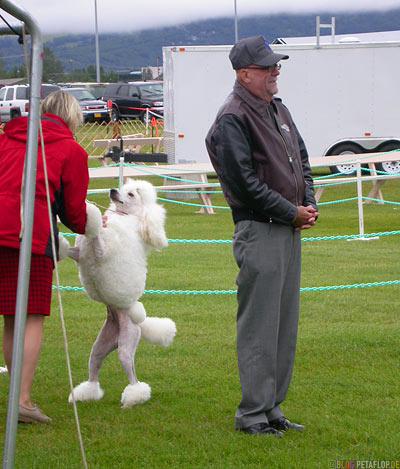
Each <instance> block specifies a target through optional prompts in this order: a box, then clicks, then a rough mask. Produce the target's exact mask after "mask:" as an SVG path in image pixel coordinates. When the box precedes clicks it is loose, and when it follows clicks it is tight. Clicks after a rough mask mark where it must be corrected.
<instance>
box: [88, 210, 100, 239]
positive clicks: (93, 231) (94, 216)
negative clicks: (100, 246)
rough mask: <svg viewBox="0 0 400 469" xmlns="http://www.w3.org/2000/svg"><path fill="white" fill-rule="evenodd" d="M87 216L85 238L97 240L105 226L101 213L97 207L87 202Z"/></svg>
mask: <svg viewBox="0 0 400 469" xmlns="http://www.w3.org/2000/svg"><path fill="white" fill-rule="evenodd" d="M86 215H87V217H86V226H85V236H87V237H88V238H95V237H96V236H97V235H98V234H99V232H100V229H101V227H102V226H103V220H102V216H101V212H100V210H99V209H98V208H97V207H96V206H95V205H93V204H89V203H87V202H86Z"/></svg>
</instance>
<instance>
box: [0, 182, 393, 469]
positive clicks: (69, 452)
mask: <svg viewBox="0 0 400 469" xmlns="http://www.w3.org/2000/svg"><path fill="white" fill-rule="evenodd" d="M100 184H103V185H104V186H105V187H112V186H113V185H114V186H115V184H116V183H115V181H101V182H98V181H96V182H95V183H91V187H99V185H100ZM368 187H369V186H368V185H365V188H364V192H365V194H366V193H367V190H368ZM354 195H355V186H354V185H346V186H338V187H331V188H327V189H326V190H325V192H324V195H323V198H322V200H321V202H325V201H330V200H337V199H343V198H346V197H352V196H354ZM383 196H384V198H385V199H386V200H388V201H394V202H397V204H399V203H400V181H399V180H392V181H388V182H387V183H386V184H385V185H384V186H383ZM90 198H91V200H95V201H97V202H98V203H100V204H102V205H107V197H106V196H105V195H96V196H91V197H90ZM195 202H196V201H195ZM213 203H214V204H215V205H225V203H224V201H223V198H222V196H221V195H214V196H213ZM164 206H165V207H166V208H167V214H168V219H167V234H168V237H169V238H170V239H217V240H218V239H231V235H232V222H231V218H230V213H229V211H228V210H222V209H218V210H216V214H215V215H199V214H196V213H194V212H195V207H191V206H184V205H179V204H167V203H165V204H164ZM364 216H365V232H366V233H373V232H386V231H393V230H400V205H396V204H385V205H377V204H372V205H364ZM61 230H63V229H62V228H61ZM357 232H358V219H357V204H356V202H355V201H354V202H346V203H342V204H331V205H321V206H320V219H319V221H318V224H317V226H316V227H314V228H313V229H312V230H309V231H305V232H303V238H307V237H310V236H313V237H315V236H325V235H329V236H336V235H345V234H357ZM302 247H303V274H302V287H303V288H305V287H323V286H337V285H354V284H361V283H373V282H388V281H393V280H400V268H399V265H400V262H399V261H400V255H399V235H398V234H397V235H389V236H385V235H383V236H380V238H379V239H378V240H370V241H351V242H350V241H346V240H339V239H334V240H322V241H304V242H303V244H302ZM59 269H60V277H61V284H62V285H63V286H79V280H78V276H77V270H76V267H75V264H74V263H73V262H72V261H71V260H66V261H63V262H62V263H60V264H59ZM236 271H237V269H236V266H235V264H234V261H233V258H232V253H231V245H230V244H216V243H214V244H211V243H210V244H199V243H197V244H195V243H170V246H169V247H168V248H167V249H165V250H163V251H162V252H160V253H156V252H153V253H152V254H151V255H150V256H149V274H148V277H147V289H155V290H200V291H202V290H234V289H235V288H236V287H235V276H236ZM61 295H62V300H63V307H64V315H65V321H66V328H67V336H68V341H69V351H70V359H71V366H72V373H73V380H74V384H78V383H79V382H81V381H83V380H86V379H87V361H88V358H89V353H90V349H91V346H92V344H93V341H94V340H95V338H96V335H97V333H98V331H99V329H100V327H101V324H102V322H103V321H104V318H105V308H104V306H103V305H101V304H98V303H95V302H93V301H91V300H90V299H88V298H87V297H86V296H85V294H84V293H83V292H81V291H62V293H61ZM399 298H400V285H399V284H393V285H378V286H372V287H365V288H349V289H334V290H327V291H326V290H316V291H303V292H302V293H301V312H300V314H301V316H300V327H299V335H298V348H297V355H296V362H295V368H294V373H293V379H292V383H291V386H290V389H289V393H288V396H287V399H286V401H285V402H284V404H283V406H282V407H283V410H284V412H285V414H286V415H287V417H289V418H291V419H293V420H294V421H297V422H299V423H303V424H304V425H306V427H307V429H306V431H305V432H303V433H290V432H289V433H287V434H286V435H285V436H284V438H281V439H279V440H278V439H275V438H271V437H260V436H255V437H254V436H251V435H245V434H241V433H238V432H235V431H234V430H233V416H234V410H235V407H236V405H237V403H238V400H239V398H240V387H239V381H238V376H237V369H236V357H235V309H236V305H235V303H236V302H235V295H234V294H218V295H215V294H197V295H191V294H171V293H170V294H145V295H144V296H143V297H142V301H143V303H144V305H145V307H146V310H147V314H148V315H149V316H160V317H164V316H168V317H170V318H172V319H173V320H174V321H175V322H176V325H177V331H178V332H177V336H176V338H175V341H174V343H173V344H172V345H171V346H170V347H169V348H161V347H155V346H150V345H148V344H147V343H144V342H141V343H140V344H139V347H138V350H137V353H136V357H135V365H136V372H137V375H138V378H139V380H140V381H145V382H147V383H149V385H150V386H151V387H152V397H151V399H150V400H149V401H148V402H147V403H145V404H143V405H141V406H136V407H133V408H130V409H121V408H120V403H119V400H120V395H121V392H122V391H123V389H124V387H125V386H126V384H127V380H126V377H125V375H124V373H123V371H122V369H121V367H120V365H119V363H118V358H117V355H116V353H115V352H114V353H113V354H111V355H110V356H109V357H108V358H107V359H106V361H105V363H104V364H103V367H102V369H101V372H100V383H101V385H102V387H103V389H104V391H105V395H104V397H103V399H102V400H101V401H99V402H87V403H78V412H79V418H80V425H81V430H82V436H83V444H84V447H85V452H86V458H87V462H88V467H89V468H98V469H100V468H101V469H108V468H134V467H138V468H152V469H158V468H175V467H180V468H218V469H222V468H227V469H235V468H319V467H321V468H328V467H341V466H340V465H338V464H337V463H336V461H337V460H350V459H351V460H361V459H375V460H378V459H379V460H393V459H396V458H397V459H398V458H399V454H400V453H399V427H398V416H399V414H400V390H399V389H400V388H399V362H400V317H399V313H400V308H399V306H400V304H399V303H400V301H399ZM0 365H4V363H1V362H0ZM8 381H9V380H8V377H7V375H6V374H1V375H0V396H1V398H0V399H1V402H0V419H1V421H2V426H3V428H5V422H6V406H7V393H8ZM68 394H69V388H68V380H67V372H66V364H65V353H64V346H63V339H62V332H61V328H60V321H59V315H58V306H57V301H56V297H55V295H54V305H53V312H52V315H51V317H50V318H48V319H47V320H46V321H45V334H44V343H43V348H42V353H41V358H40V362H39V365H38V368H37V373H36V376H35V380H34V385H33V390H32V398H33V400H34V401H35V402H37V403H38V404H39V405H40V406H41V408H42V409H43V410H44V411H45V413H46V414H48V415H50V416H51V417H52V418H53V423H52V424H50V425H42V426H32V425H27V424H20V425H19V426H18V433H17V441H16V448H17V449H16V457H15V467H16V468H21V469H26V468H79V467H83V466H82V463H81V457H80V451H79V446H78V439H77V435H76V430H75V423H74V417H73V411H72V406H71V405H69V404H68V402H67V398H68ZM3 438H4V432H3ZM3 438H2V440H1V444H2V445H3ZM334 461H335V462H334ZM343 467H344V466H343Z"/></svg>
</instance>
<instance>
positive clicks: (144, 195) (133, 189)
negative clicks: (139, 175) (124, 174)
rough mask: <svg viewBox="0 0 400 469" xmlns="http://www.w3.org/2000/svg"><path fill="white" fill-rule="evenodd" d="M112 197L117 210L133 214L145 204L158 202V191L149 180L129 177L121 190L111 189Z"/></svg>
mask: <svg viewBox="0 0 400 469" xmlns="http://www.w3.org/2000/svg"><path fill="white" fill-rule="evenodd" d="M110 199H111V201H112V202H113V204H114V205H115V208H116V211H117V212H121V213H125V214H127V215H133V214H137V212H138V211H139V210H140V209H141V208H142V207H143V206H150V205H154V204H156V203H157V193H156V190H155V189H154V186H153V185H152V184H150V183H149V182H147V181H142V180H139V179H136V180H134V179H128V182H126V183H125V184H124V185H123V186H122V187H121V189H120V190H117V189H111V190H110Z"/></svg>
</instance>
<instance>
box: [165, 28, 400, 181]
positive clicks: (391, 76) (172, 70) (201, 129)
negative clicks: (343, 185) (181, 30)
mask: <svg viewBox="0 0 400 469" xmlns="http://www.w3.org/2000/svg"><path fill="white" fill-rule="evenodd" d="M397 33H398V34H397V36H398V38H399V40H397V41H380V42H356V41H358V40H357V39H356V38H354V37H351V38H348V40H343V39H341V40H340V42H336V43H331V44H329V43H322V44H319V45H318V46H317V45H316V44H315V43H314V44H311V43H310V40H309V41H308V43H304V44H298V43H296V44H278V45H273V46H272V48H273V50H274V51H276V52H278V53H283V54H288V55H289V56H290V58H289V60H287V61H282V62H281V63H282V69H281V74H280V76H279V79H278V88H279V94H278V96H280V97H282V100H283V102H284V104H286V105H287V106H288V108H289V109H290V111H291V113H292V116H293V119H294V121H295V123H296V125H297V127H298V128H299V131H300V133H301V135H302V136H303V138H304V140H305V143H306V145H307V148H308V152H309V154H310V157H318V156H322V155H337V154H351V153H365V152H381V151H382V152H384V151H389V150H393V149H398V148H400V125H399V124H400V123H399V112H400V92H399V91H400V84H399V75H400V74H399V72H400V31H398V32H397ZM305 39H307V38H305ZM314 41H315V38H314ZM231 47H232V46H186V47H164V48H163V60H164V116H165V117H164V119H165V121H164V137H165V150H166V152H167V153H168V155H169V161H170V162H171V163H175V162H176V163H180V162H185V161H195V162H199V163H200V162H208V161H209V160H208V155H207V151H206V148H205V145H204V138H205V136H206V133H207V131H208V129H209V127H210V126H211V124H212V122H213V120H214V118H215V115H216V113H217V111H218V109H219V107H220V106H221V105H222V103H223V102H224V100H225V98H226V96H227V95H228V94H229V92H230V91H231V90H232V85H233V82H234V79H235V74H234V72H233V70H232V67H231V64H230V61H229V58H228V54H229V51H230V49H231ZM349 169H351V166H350V165H347V166H341V167H334V168H332V170H333V171H348V170H349ZM377 169H381V170H385V171H388V172H392V173H398V172H400V161H392V162H389V163H384V164H383V165H381V167H378V168H377Z"/></svg>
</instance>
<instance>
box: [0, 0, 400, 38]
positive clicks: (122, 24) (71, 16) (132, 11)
mask: <svg viewBox="0 0 400 469" xmlns="http://www.w3.org/2000/svg"><path fill="white" fill-rule="evenodd" d="M10 1H12V2H13V3H14V4H16V5H18V6H20V7H22V8H24V9H25V10H27V11H28V12H29V13H30V14H31V15H32V16H33V17H34V18H35V19H36V21H37V22H38V24H39V26H40V28H41V30H42V32H43V33H77V32H86V33H91V32H94V29H95V27H94V24H95V20H94V18H95V14H94V11H95V2H97V18H98V29H99V33H100V34H101V33H102V32H104V33H105V32H124V31H130V32H131V31H137V30H140V29H147V28H153V27H160V26H172V25H177V24H181V23H187V22H190V21H195V20H199V19H208V18H217V17H221V16H232V17H233V16H234V5H235V0H194V1H193V0H147V1H144V0H141V1H137V0H63V1H61V0H15V1H14V0H10ZM236 5H237V14H238V18H239V19H240V18H241V17H244V16H248V15H253V14H264V15H265V14H273V13H299V12H302V13H306V12H312V13H316V14H323V13H324V12H326V11H329V12H338V13H339V12H344V11H352V12H365V11H371V10H372V11H373V10H377V11H383V10H387V9H390V8H398V7H400V1H399V0H274V1H272V0H236ZM0 12H1V11H0ZM1 13H3V12H1ZM4 16H6V15H4ZM8 18H9V17H8ZM13 22H14V23H15V20H13Z"/></svg>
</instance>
